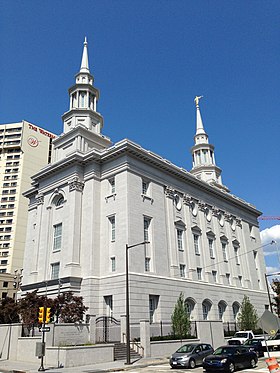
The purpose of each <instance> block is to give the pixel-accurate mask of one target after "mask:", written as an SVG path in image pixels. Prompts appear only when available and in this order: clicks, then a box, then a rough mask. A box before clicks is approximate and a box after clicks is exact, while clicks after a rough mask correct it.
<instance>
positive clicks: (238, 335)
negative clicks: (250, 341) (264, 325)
mask: <svg viewBox="0 0 280 373" xmlns="http://www.w3.org/2000/svg"><path fill="white" fill-rule="evenodd" d="M234 337H236V338H247V337H248V333H235V336H234Z"/></svg>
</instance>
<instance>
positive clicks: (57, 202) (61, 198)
mask: <svg viewBox="0 0 280 373" xmlns="http://www.w3.org/2000/svg"><path fill="white" fill-rule="evenodd" d="M63 202H64V198H63V197H62V196H59V197H58V199H57V200H56V202H55V205H56V207H58V206H61V205H63Z"/></svg>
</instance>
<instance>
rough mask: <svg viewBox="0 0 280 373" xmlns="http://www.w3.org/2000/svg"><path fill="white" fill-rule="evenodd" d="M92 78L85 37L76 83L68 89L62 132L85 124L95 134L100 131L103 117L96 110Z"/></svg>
mask: <svg viewBox="0 0 280 373" xmlns="http://www.w3.org/2000/svg"><path fill="white" fill-rule="evenodd" d="M93 82H94V78H93V75H91V73H90V69H89V62H88V50H87V39H86V38H85V41H84V48H83V55H82V61H81V67H80V71H79V72H78V74H77V75H76V84H75V85H74V86H72V87H71V88H70V89H69V96H70V105H69V106H70V107H69V111H67V112H66V113H64V114H63V116H62V120H63V122H64V133H67V132H69V131H70V130H72V129H73V128H75V127H76V126H78V125H82V126H85V127H86V128H87V129H88V130H90V131H92V132H95V133H97V134H100V133H101V129H102V127H103V117H102V115H101V114H99V113H98V112H97V111H96V108H97V101H98V99H99V90H98V89H96V88H95V87H93Z"/></svg>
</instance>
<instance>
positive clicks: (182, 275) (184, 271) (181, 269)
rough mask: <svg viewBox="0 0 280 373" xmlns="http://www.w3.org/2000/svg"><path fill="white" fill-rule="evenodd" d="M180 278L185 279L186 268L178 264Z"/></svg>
mask: <svg viewBox="0 0 280 373" xmlns="http://www.w3.org/2000/svg"><path fill="white" fill-rule="evenodd" d="M180 277H186V266H185V265H184V264H180Z"/></svg>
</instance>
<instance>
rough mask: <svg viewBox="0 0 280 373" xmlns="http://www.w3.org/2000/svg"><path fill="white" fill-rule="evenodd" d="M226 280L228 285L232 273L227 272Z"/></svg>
mask: <svg viewBox="0 0 280 373" xmlns="http://www.w3.org/2000/svg"><path fill="white" fill-rule="evenodd" d="M226 282H227V285H230V273H226Z"/></svg>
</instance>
